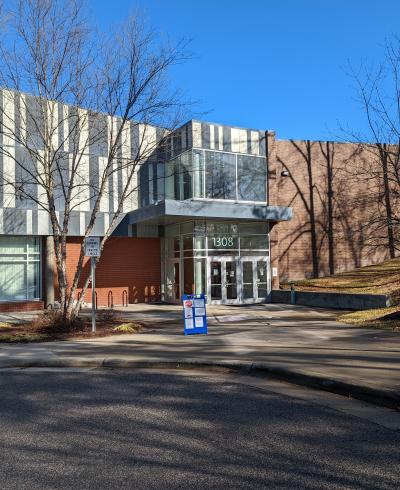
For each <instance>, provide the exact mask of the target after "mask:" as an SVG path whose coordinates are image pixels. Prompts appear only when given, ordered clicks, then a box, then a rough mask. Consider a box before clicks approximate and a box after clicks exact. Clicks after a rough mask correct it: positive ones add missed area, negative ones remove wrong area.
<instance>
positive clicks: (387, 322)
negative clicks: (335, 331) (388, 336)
mask: <svg viewBox="0 0 400 490" xmlns="http://www.w3.org/2000/svg"><path fill="white" fill-rule="evenodd" d="M337 320H338V321H339V322H343V323H348V324H349V325H355V326H359V327H367V328H368V327H369V328H381V329H384V330H391V331H392V332H400V306H399V305H397V306H390V307H389V308H379V309H375V310H360V311H353V312H352V313H345V314H344V315H339V316H338V317H337Z"/></svg>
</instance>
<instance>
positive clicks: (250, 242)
mask: <svg viewBox="0 0 400 490" xmlns="http://www.w3.org/2000/svg"><path fill="white" fill-rule="evenodd" d="M240 249H241V250H246V249H250V250H267V249H268V236H267V235H253V236H241V237H240Z"/></svg>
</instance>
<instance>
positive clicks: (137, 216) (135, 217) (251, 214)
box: [126, 199, 292, 225]
mask: <svg viewBox="0 0 400 490" xmlns="http://www.w3.org/2000/svg"><path fill="white" fill-rule="evenodd" d="M126 218H127V224H130V225H136V224H139V223H148V224H159V225H162V224H169V223H174V222H177V221H182V220H183V219H185V220H186V219H226V220H234V221H236V220H248V221H271V222H275V223H276V222H279V221H289V220H290V219H291V218H292V208H288V207H284V206H267V205H263V204H251V203H242V202H228V201H208V200H201V199H189V200H186V201H175V200H172V199H167V200H165V201H160V202H159V203H157V204H153V205H151V206H146V207H144V208H139V209H137V210H135V211H131V212H130V213H128V215H127V217H126Z"/></svg>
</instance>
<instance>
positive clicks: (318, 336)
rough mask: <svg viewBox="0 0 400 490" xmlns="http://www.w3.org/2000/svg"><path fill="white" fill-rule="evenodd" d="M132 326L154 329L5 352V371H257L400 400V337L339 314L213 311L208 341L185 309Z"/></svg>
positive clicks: (131, 312)
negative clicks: (227, 366) (42, 367)
mask: <svg viewBox="0 0 400 490" xmlns="http://www.w3.org/2000/svg"><path fill="white" fill-rule="evenodd" d="M123 312H124V316H125V317H126V318H127V319H132V320H134V319H137V320H141V321H144V322H146V323H147V324H148V325H151V327H150V328H149V329H148V330H145V331H144V332H142V333H140V334H137V335H133V336H132V335H121V336H115V337H105V338H100V339H94V340H83V341H68V342H54V343H41V344H25V345H24V344H19V345H4V344H3V345H2V344H0V367H1V366H3V367H5V366H11V365H25V364H29V363H30V362H31V363H33V364H35V363H36V364H38V363H40V361H41V360H42V361H44V362H45V361H47V362H54V363H56V361H60V360H63V359H64V360H65V361H66V362H67V361H71V360H73V361H74V362H76V363H77V364H79V363H80V362H81V363H82V364H84V363H88V364H90V363H96V362H97V363H99V364H104V365H107V364H108V365H112V363H113V362H117V361H118V362H126V363H129V362H137V363H140V362H143V363H151V362H163V361H170V362H192V361H195V362H205V363H218V362H221V361H230V362H232V363H255V364H256V365H257V364H262V365H264V366H267V367H268V366H270V367H274V368H281V369H285V370H290V371H292V372H296V373H299V374H305V375H309V376H320V377H324V378H326V379H331V380H332V379H334V380H337V381H340V382H344V383H349V384H352V385H360V386H363V387H366V388H371V389H379V390H384V391H386V392H388V393H392V394H396V396H397V395H398V396H399V397H400V335H399V334H398V333H393V332H386V331H382V330H375V329H361V328H354V327H349V326H346V325H343V324H340V323H338V322H336V321H335V317H336V315H337V312H336V311H332V310H322V309H310V308H306V307H299V306H288V305H276V304H269V305H252V306H242V307H209V308H208V318H209V334H208V335H207V336H204V335H203V336H201V335H196V336H187V337H185V336H184V335H183V332H182V324H181V323H182V322H181V309H180V308H179V307H177V306H171V305H140V306H139V305H137V306H134V307H129V308H128V309H124V310H123Z"/></svg>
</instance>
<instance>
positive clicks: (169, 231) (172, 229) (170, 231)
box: [165, 225, 179, 236]
mask: <svg viewBox="0 0 400 490" xmlns="http://www.w3.org/2000/svg"><path fill="white" fill-rule="evenodd" d="M175 235H179V225H169V226H166V227H165V236H175Z"/></svg>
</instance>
